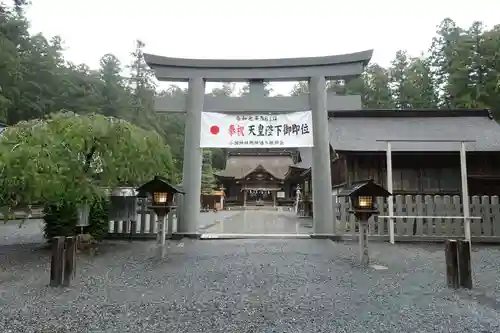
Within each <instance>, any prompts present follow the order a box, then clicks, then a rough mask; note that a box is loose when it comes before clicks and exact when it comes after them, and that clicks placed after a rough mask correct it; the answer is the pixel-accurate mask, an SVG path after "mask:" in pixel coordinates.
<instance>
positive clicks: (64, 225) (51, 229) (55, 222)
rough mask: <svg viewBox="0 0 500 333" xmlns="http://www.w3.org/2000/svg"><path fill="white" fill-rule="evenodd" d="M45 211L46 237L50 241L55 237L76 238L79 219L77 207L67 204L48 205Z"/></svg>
mask: <svg viewBox="0 0 500 333" xmlns="http://www.w3.org/2000/svg"><path fill="white" fill-rule="evenodd" d="M43 211H44V214H45V216H44V218H43V219H44V221H45V226H44V230H43V232H44V236H45V239H47V240H48V241H50V240H52V238H53V237H55V236H74V235H76V234H77V232H78V231H77V229H76V224H77V221H78V217H77V214H76V205H74V204H71V203H68V202H65V203H60V204H59V205H55V204H46V205H44V207H43Z"/></svg>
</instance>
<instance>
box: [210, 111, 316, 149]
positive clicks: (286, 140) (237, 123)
mask: <svg viewBox="0 0 500 333" xmlns="http://www.w3.org/2000/svg"><path fill="white" fill-rule="evenodd" d="M312 146H313V128H312V115H311V111H300V112H291V113H283V114H276V115H259V114H255V115H235V114H225V113H215V112H202V113H201V140H200V147H201V148H258V147H261V148H270V147H283V148H285V147H312Z"/></svg>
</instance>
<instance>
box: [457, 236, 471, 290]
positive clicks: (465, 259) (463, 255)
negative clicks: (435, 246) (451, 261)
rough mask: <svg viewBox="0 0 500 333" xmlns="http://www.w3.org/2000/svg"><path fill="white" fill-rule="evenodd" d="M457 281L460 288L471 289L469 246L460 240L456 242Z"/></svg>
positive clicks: (466, 242)
mask: <svg viewBox="0 0 500 333" xmlns="http://www.w3.org/2000/svg"><path fill="white" fill-rule="evenodd" d="M458 280H459V283H460V287H462V288H467V289H472V265H471V246H470V242H469V241H467V240H462V239H461V240H459V241H458Z"/></svg>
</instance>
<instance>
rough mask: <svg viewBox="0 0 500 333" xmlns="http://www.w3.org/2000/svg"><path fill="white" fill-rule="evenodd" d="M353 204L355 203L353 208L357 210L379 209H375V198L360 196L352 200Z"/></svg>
mask: <svg viewBox="0 0 500 333" xmlns="http://www.w3.org/2000/svg"><path fill="white" fill-rule="evenodd" d="M351 200H352V202H353V206H354V208H355V209H372V210H375V209H377V207H375V205H374V203H375V200H374V197H372V196H369V195H367V196H363V195H361V196H358V197H356V196H355V197H353V198H351Z"/></svg>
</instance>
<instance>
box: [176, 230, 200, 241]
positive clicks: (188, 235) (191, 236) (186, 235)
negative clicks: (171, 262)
mask: <svg viewBox="0 0 500 333" xmlns="http://www.w3.org/2000/svg"><path fill="white" fill-rule="evenodd" d="M183 238H188V239H200V238H201V234H199V233H177V232H176V233H173V234H172V237H171V238H170V239H172V240H181V239H183Z"/></svg>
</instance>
